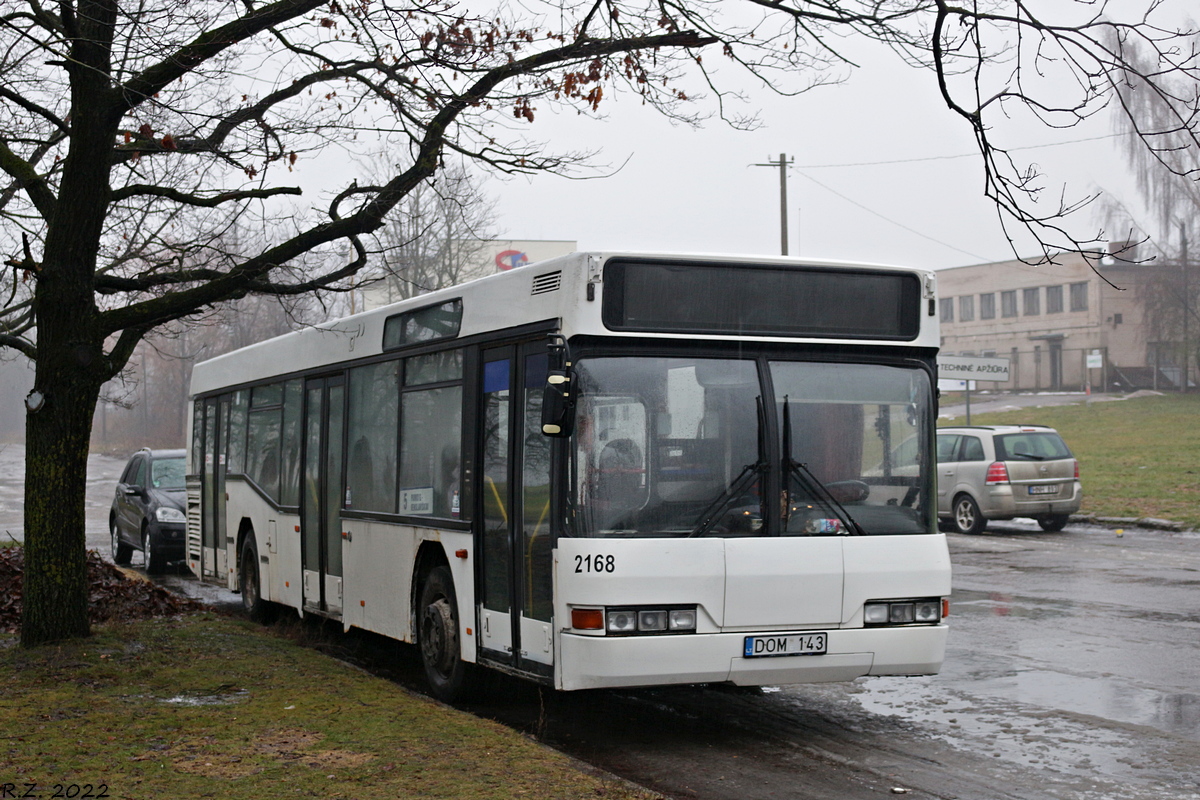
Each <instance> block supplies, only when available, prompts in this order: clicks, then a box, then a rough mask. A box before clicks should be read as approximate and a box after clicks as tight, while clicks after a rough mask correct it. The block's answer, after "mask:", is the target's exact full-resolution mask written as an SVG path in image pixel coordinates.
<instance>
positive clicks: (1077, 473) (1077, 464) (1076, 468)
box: [1075, 461, 1079, 480]
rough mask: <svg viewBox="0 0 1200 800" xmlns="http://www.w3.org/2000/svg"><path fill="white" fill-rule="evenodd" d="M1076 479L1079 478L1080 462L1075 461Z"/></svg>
mask: <svg viewBox="0 0 1200 800" xmlns="http://www.w3.org/2000/svg"><path fill="white" fill-rule="evenodd" d="M1075 480H1079V462H1078V461H1076V462H1075Z"/></svg>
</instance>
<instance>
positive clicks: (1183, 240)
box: [1179, 222, 1192, 393]
mask: <svg viewBox="0 0 1200 800" xmlns="http://www.w3.org/2000/svg"><path fill="white" fill-rule="evenodd" d="M1179 256H1180V262H1181V263H1180V269H1182V270H1183V385H1182V386H1180V387H1179V390H1180V391H1181V392H1185V393H1186V392H1187V390H1188V365H1189V364H1190V363H1191V360H1192V348H1191V342H1189V341H1188V316H1190V315H1191V313H1192V310H1191V303H1190V302H1189V299H1188V292H1189V291H1190V290H1189V289H1188V268H1189V267H1190V266H1191V265H1190V264H1188V240H1187V229H1186V228H1184V226H1183V223H1182V222H1180V223H1179Z"/></svg>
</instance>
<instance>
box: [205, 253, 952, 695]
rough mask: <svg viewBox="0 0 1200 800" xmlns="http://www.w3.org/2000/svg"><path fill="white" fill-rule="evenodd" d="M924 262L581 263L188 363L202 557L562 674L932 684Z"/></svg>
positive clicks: (433, 666) (930, 280) (931, 368)
mask: <svg viewBox="0 0 1200 800" xmlns="http://www.w3.org/2000/svg"><path fill="white" fill-rule="evenodd" d="M935 297H936V292H935V285H934V274H933V273H932V272H929V271H921V270H913V269H901V268H896V267H885V266H871V265H850V264H835V263H826V262H812V261H801V260H796V259H786V258H753V259H750V258H735V257H726V256H682V255H660V254H633V253H576V254H572V255H569V256H564V257H561V258H556V259H553V260H549V261H545V262H541V263H539V264H536V265H533V266H530V267H526V268H522V269H519V270H513V271H511V272H507V273H503V274H498V275H493V276H490V277H487V278H483V279H480V280H477V281H474V282H471V283H468V284H465V285H462V286H457V287H454V288H451V289H445V290H441V291H438V292H434V293H431V294H427V295H423V296H421V297H418V298H414V299H411V300H407V301H404V302H401V303H398V304H395V305H392V306H388V307H385V308H380V309H376V310H373V311H368V312H366V313H362V314H359V315H356V316H352V317H349V318H346V319H343V320H341V321H338V322H335V323H330V324H326V325H321V326H317V327H315V328H311V329H307V330H303V331H300V332H296V333H292V334H289V335H286V336H281V337H279V338H277V339H273V340H271V341H267V342H263V343H260V344H257V345H253V346H251V347H246V348H244V349H241V350H238V351H236V352H233V353H229V354H228V355H224V356H220V357H217V358H214V359H212V360H209V361H206V362H203V363H201V364H198V365H197V366H196V368H195V371H194V373H193V377H192V396H193V399H194V414H193V415H192V420H191V434H190V438H191V462H190V466H191V468H190V472H191V476H190V478H189V483H188V486H189V506H188V534H187V560H188V564H189V565H190V567H191V569H192V571H193V572H195V574H196V575H198V576H199V577H200V578H201V579H203V580H206V581H215V582H219V583H223V584H225V585H226V586H228V587H229V588H231V589H235V590H239V591H240V592H241V596H242V599H243V603H244V604H245V607H246V609H247V611H248V612H250V614H251V615H252V616H254V617H259V618H261V617H264V616H266V615H267V614H268V613H269V612H271V611H275V610H278V609H279V608H280V607H287V608H291V609H294V610H295V612H297V613H298V614H300V615H310V614H312V615H318V616H321V617H325V618H330V619H334V620H338V621H340V622H341V624H342V625H343V626H344V627H345V628H346V629H349V628H351V627H359V628H363V629H367V630H371V631H375V632H378V633H380V634H383V635H386V636H390V637H394V638H396V639H398V640H402V641H405V642H413V643H416V644H417V645H418V646H419V650H420V654H421V657H422V660H423V662H424V666H425V671H426V674H427V676H428V678H429V682H430V685H431V687H432V690H433V693H434V694H435V695H436V696H438V697H441V698H444V699H453V698H454V697H456V696H458V695H459V694H460V693H461V692H462V691H463V690H464V689H466V688H468V687H469V686H470V685H471V682H472V681H473V680H474V679H475V678H476V677H477V670H478V669H480V668H481V667H488V668H494V669H497V670H501V671H503V672H506V673H510V674H517V675H521V676H525V677H527V678H530V679H532V680H534V681H538V682H541V683H543V684H545V685H548V686H552V687H554V688H556V689H561V690H575V689H587V688H595V687H618V686H651V685H661V684H679V683H721V682H728V683H733V684H738V685H749V686H754V685H764V684H786V683H801V682H815V681H838V680H849V679H852V678H856V677H858V676H862V675H923V674H930V673H935V672H937V671H938V669H939V668H940V666H941V663H942V658H943V653H944V649H945V639H946V631H947V629H946V625H945V622H944V617H945V615H946V613H947V610H948V605H947V599H946V598H947V596H948V595H949V594H950V562H949V556H948V552H947V548H946V541H945V537H944V536H943V535H942V534H940V533H939V532H938V528H937V514H936V506H935V503H936V491H935V486H934V480H935V474H934V459H933V453H934V447H933V442H934V420H935V414H936V410H935V391H934V386H935V385H936V384H935V381H936V368H935V360H934V357H935V353H936V351H937V346H938V317H937V314H936V309H935Z"/></svg>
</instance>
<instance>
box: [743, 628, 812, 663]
mask: <svg viewBox="0 0 1200 800" xmlns="http://www.w3.org/2000/svg"><path fill="white" fill-rule="evenodd" d="M828 647H829V634H826V633H792V634H787V635H782V636H747V637H746V641H745V656H746V658H762V657H764V656H820V655H824V654H825V651H826V650H827V648H828Z"/></svg>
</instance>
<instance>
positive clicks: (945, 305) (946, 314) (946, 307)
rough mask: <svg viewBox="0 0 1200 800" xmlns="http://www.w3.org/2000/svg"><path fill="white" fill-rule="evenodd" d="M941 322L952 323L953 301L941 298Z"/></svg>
mask: <svg viewBox="0 0 1200 800" xmlns="http://www.w3.org/2000/svg"><path fill="white" fill-rule="evenodd" d="M940 305H941V309H942V322H954V301H953V300H952V299H949V298H943V299H942V301H941V303H940Z"/></svg>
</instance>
